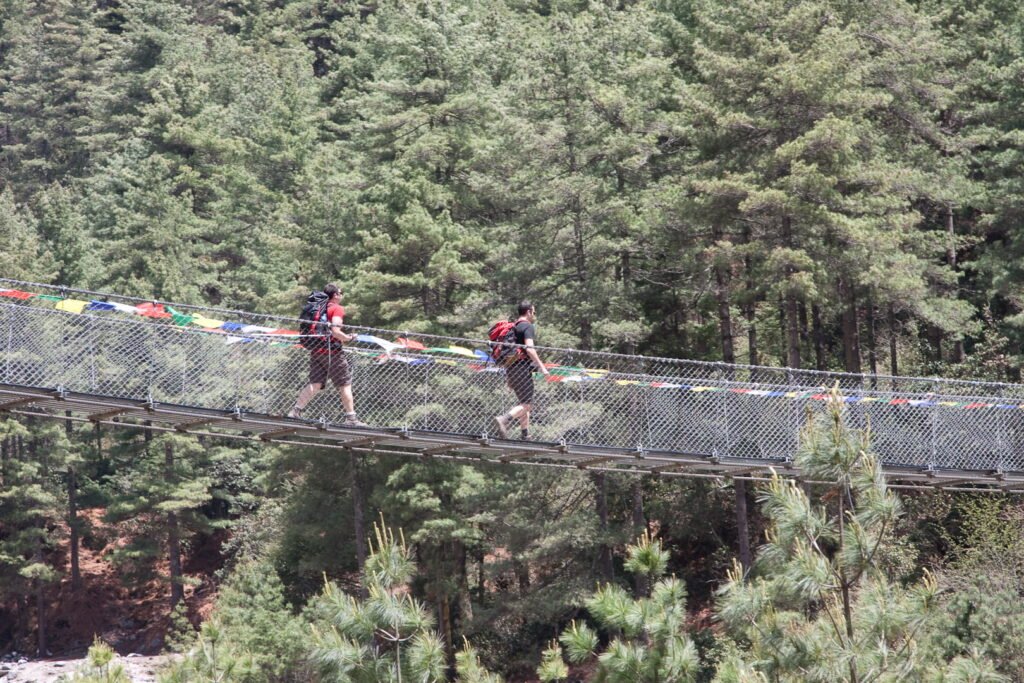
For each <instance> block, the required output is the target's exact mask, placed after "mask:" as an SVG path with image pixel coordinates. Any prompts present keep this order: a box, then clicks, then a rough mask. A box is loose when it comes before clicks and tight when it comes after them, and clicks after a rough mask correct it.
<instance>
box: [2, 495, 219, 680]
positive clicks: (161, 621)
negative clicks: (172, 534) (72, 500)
mask: <svg viewBox="0 0 1024 683" xmlns="http://www.w3.org/2000/svg"><path fill="white" fill-rule="evenodd" d="M80 515H81V518H82V520H83V523H84V526H85V527H86V531H85V533H84V534H83V542H82V545H81V550H80V567H81V573H82V584H81V586H80V588H79V589H78V590H77V591H73V590H72V587H71V582H70V568H69V567H68V566H67V554H68V551H67V537H68V534H67V530H66V529H64V528H61V529H58V530H57V531H56V532H55V534H56V535H57V536H58V537H59V538H61V539H62V542H61V543H60V545H59V546H58V547H57V549H56V550H55V553H54V555H55V557H54V559H55V560H56V563H57V567H58V569H60V570H62V578H61V581H60V582H59V583H58V584H57V585H55V586H53V587H52V588H51V589H50V590H48V591H47V597H48V598H49V603H50V604H49V605H48V607H47V615H46V616H47V620H46V621H47V648H46V649H47V650H48V653H47V654H48V655H50V656H48V657H47V658H46V659H39V660H38V661H36V659H37V658H35V657H32V656H30V655H28V654H25V653H30V652H31V653H34V652H35V651H36V645H37V643H36V632H37V629H36V624H35V616H36V612H35V609H34V605H30V609H29V610H28V611H27V619H28V623H27V624H26V625H25V626H24V627H23V628H22V629H20V632H21V634H22V635H21V637H19V638H16V639H14V640H10V641H7V642H3V640H2V634H3V633H4V631H5V629H4V628H3V627H4V622H5V621H7V622H9V623H10V624H13V623H14V620H13V616H14V615H15V614H16V612H13V611H11V607H12V605H7V606H5V605H0V683H13V682H14V681H19V682H20V681H51V680H57V678H58V677H59V676H61V675H66V674H67V673H69V672H70V671H73V670H74V669H75V668H77V667H78V666H80V665H81V662H82V661H84V660H82V659H76V658H80V657H84V656H85V651H86V650H87V649H88V647H89V646H90V645H91V644H92V643H93V640H94V639H99V640H102V641H104V642H105V643H107V644H108V645H110V646H111V647H113V648H114V650H115V651H116V652H117V653H118V654H119V655H120V658H119V661H120V662H121V663H122V664H124V665H125V666H126V668H127V667H130V672H131V674H132V676H133V678H132V680H133V681H153V680H155V676H154V675H153V673H152V672H153V671H155V666H156V664H155V663H158V662H161V661H163V659H164V658H163V657H162V656H160V653H161V652H162V650H163V646H164V641H165V635H166V632H167V629H168V627H169V625H170V605H169V601H168V594H169V589H168V586H167V583H166V579H165V578H163V577H165V576H166V574H167V568H166V566H165V565H166V560H161V561H157V562H156V563H154V565H153V566H152V567H151V568H150V571H149V572H148V573H147V574H146V575H142V576H136V575H128V574H126V573H124V571H123V570H122V568H121V567H118V566H116V565H114V564H112V563H111V562H110V561H109V560H108V559H107V555H108V554H109V552H110V551H111V550H112V549H113V548H115V547H116V546H117V545H119V544H121V543H123V542H124V541H125V539H124V537H123V536H122V534H123V533H124V532H125V530H124V529H119V528H114V527H111V526H108V525H106V524H104V522H103V510H99V509H86V510H82V511H80ZM129 531H130V530H129ZM223 538H224V536H223V535H221V536H218V537H209V538H205V539H201V540H200V542H199V543H197V544H196V545H195V546H194V547H190V548H189V549H188V551H189V552H188V553H187V554H186V556H185V562H184V567H183V569H184V573H185V575H186V576H187V577H188V578H189V579H190V581H189V584H188V585H186V586H185V605H186V608H187V614H188V618H189V620H190V621H191V622H192V623H193V624H199V623H200V622H202V621H203V619H205V618H206V617H207V616H208V615H209V612H210V610H211V608H212V605H213V602H214V600H215V598H216V585H215V582H214V581H213V574H214V572H215V571H216V570H217V569H219V568H220V566H221V565H222V558H221V554H220V543H221V542H222V541H223ZM62 561H63V566H61V563H62ZM5 607H6V608H7V609H6V610H5ZM23 614H24V613H23ZM15 652H17V653H21V654H17V655H15V654H13V653H15ZM129 655H130V656H129ZM25 658H28V659H30V660H32V661H29V662H27V663H26V664H20V665H19V664H18V662H19V661H20V660H22V659H25ZM26 667H27V669H26ZM5 668H9V669H10V672H9V673H7V674H5V673H4V672H3V671H4V669H5ZM16 670H17V673H16V675H17V676H18V677H17V678H14V677H12V676H13V675H15V672H16ZM26 671H28V673H26ZM147 671H148V672H150V673H146V672H147ZM5 675H6V676H7V679H6V680H5V679H4V676H5Z"/></svg>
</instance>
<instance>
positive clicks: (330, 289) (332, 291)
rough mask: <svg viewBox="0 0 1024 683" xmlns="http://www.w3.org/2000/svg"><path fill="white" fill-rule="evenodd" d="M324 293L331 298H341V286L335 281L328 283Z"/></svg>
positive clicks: (335, 299) (334, 299)
mask: <svg viewBox="0 0 1024 683" xmlns="http://www.w3.org/2000/svg"><path fill="white" fill-rule="evenodd" d="M324 294H326V295H327V296H328V298H330V299H331V300H333V301H337V300H338V299H340V298H341V287H339V286H338V285H336V284H333V283H331V284H326V285H324Z"/></svg>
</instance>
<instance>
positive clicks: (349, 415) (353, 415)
mask: <svg viewBox="0 0 1024 683" xmlns="http://www.w3.org/2000/svg"><path fill="white" fill-rule="evenodd" d="M355 416H356V414H355V413H354V412H352V413H345V417H355Z"/></svg>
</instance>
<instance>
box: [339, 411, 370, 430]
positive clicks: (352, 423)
mask: <svg viewBox="0 0 1024 683" xmlns="http://www.w3.org/2000/svg"><path fill="white" fill-rule="evenodd" d="M341 426H342V427H369V426H370V425H368V424H366V423H365V422H363V421H361V420H360V419H359V418H358V417H356V415H355V413H352V414H351V415H346V416H345V419H344V420H342V421H341Z"/></svg>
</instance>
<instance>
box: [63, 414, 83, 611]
mask: <svg viewBox="0 0 1024 683" xmlns="http://www.w3.org/2000/svg"><path fill="white" fill-rule="evenodd" d="M64 414H65V416H66V417H68V418H70V417H71V411H70V410H69V411H66V412H65V413H64ZM72 431H73V430H72V425H71V420H70V419H68V420H65V421H64V433H65V434H66V435H67V437H68V442H69V443H70V441H71V435H72ZM79 524H80V522H79V519H78V473H77V472H76V471H75V466H74V464H73V463H70V462H69V463H68V530H69V532H70V537H69V539H68V549H69V552H70V555H71V557H70V562H71V592H72V593H77V592H78V590H79V588H81V586H82V572H81V569H80V568H79V562H78V543H79V541H78V529H79Z"/></svg>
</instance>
